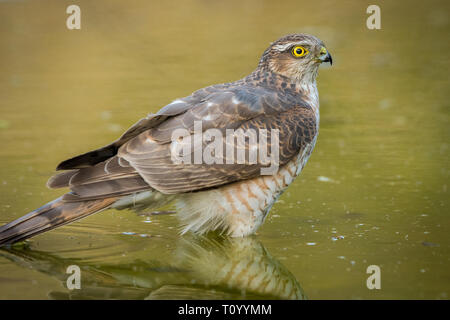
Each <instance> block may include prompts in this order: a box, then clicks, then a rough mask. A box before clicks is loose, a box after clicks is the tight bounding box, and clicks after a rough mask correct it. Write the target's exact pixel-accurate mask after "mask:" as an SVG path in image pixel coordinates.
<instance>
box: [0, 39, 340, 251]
mask: <svg viewBox="0 0 450 320" xmlns="http://www.w3.org/2000/svg"><path fill="white" fill-rule="evenodd" d="M323 62H329V63H330V64H331V63H332V59H331V55H330V54H329V53H328V51H327V49H326V47H325V45H324V44H323V42H322V41H321V40H319V39H318V38H316V37H314V36H311V35H307V34H291V35H287V36H285V37H282V38H280V39H278V40H277V41H275V42H273V43H272V44H271V45H270V46H269V47H268V48H267V49H266V50H265V51H264V53H263V55H262V57H261V59H260V61H259V64H258V66H257V68H256V69H255V70H254V71H253V72H252V73H251V74H249V75H248V76H246V77H245V78H243V79H240V80H237V81H235V82H229V83H224V84H218V85H213V86H209V87H206V88H203V89H200V90H198V91H195V92H194V93H192V94H191V95H190V96H188V97H185V98H181V99H177V100H175V101H173V102H172V103H170V104H168V105H166V106H165V107H163V108H162V109H161V110H159V111H158V112H157V113H156V114H150V115H148V116H147V117H146V118H143V119H141V120H140V121H138V122H137V123H136V124H134V125H133V126H132V127H131V128H130V129H128V130H127V131H126V132H125V133H124V134H123V135H122V136H121V137H120V138H119V139H118V140H116V141H114V142H112V143H111V144H109V145H107V146H105V147H103V148H100V149H97V150H94V151H91V152H88V153H85V154H82V155H79V156H77V157H74V158H71V159H69V160H66V161H63V162H61V163H60V164H59V165H58V167H57V170H61V172H60V173H57V174H55V175H54V176H53V177H51V178H50V180H49V181H48V186H49V187H50V188H63V187H68V188H70V192H68V193H66V194H64V195H63V196H62V197H60V198H58V199H56V200H54V201H52V202H50V203H48V204H46V205H44V206H42V207H41V208H39V209H36V210H34V211H32V212H30V213H28V214H27V215H25V216H23V217H21V218H19V219H17V220H15V221H13V222H10V223H8V224H6V225H4V226H2V227H1V228H0V245H2V244H11V243H14V242H17V241H20V240H24V239H26V238H29V237H32V236H34V235H37V234H39V233H42V232H45V231H48V230H50V229H53V228H56V227H58V226H61V225H64V224H67V223H70V222H73V221H75V220H78V219H81V218H84V217H86V216H88V215H90V214H93V213H96V212H99V211H102V210H104V209H108V208H116V209H123V208H131V209H136V210H142V209H148V208H157V207H160V206H162V205H165V204H167V203H169V202H171V201H174V202H175V203H176V206H177V215H178V217H179V218H180V221H181V224H182V226H183V229H182V232H183V233H184V232H187V231H193V232H195V233H206V232H209V231H213V230H220V231H221V232H223V233H225V234H227V235H230V236H233V237H241V236H247V235H250V234H252V233H254V232H255V231H256V230H257V229H258V227H259V226H260V225H261V224H262V223H263V221H264V218H265V217H266V216H267V214H268V212H269V210H270V208H271V207H272V205H273V204H274V202H275V201H276V200H277V198H278V197H279V196H280V194H281V193H282V192H283V190H285V189H286V188H287V186H288V185H289V184H290V183H291V182H292V181H293V180H294V178H295V177H296V176H297V175H298V174H299V173H300V171H301V170H302V168H303V167H304V165H305V164H306V161H307V160H308V158H309V156H310V155H311V152H312V150H313V148H314V145H315V143H316V139H317V134H318V129H319V96H318V91H317V86H316V76H317V73H318V69H319V65H320V64H321V63H323ZM198 122H200V123H201V133H204V134H207V133H208V132H211V130H215V131H216V132H217V131H219V132H223V133H225V132H227V131H228V130H230V129H233V130H239V129H242V130H247V129H252V130H255V131H257V132H263V131H264V132H269V131H270V132H277V134H278V140H277V141H278V144H277V147H278V149H277V150H274V149H275V148H274V144H273V142H274V141H275V136H273V137H272V136H270V143H271V146H270V149H271V153H274V152H275V151H276V153H277V154H278V159H277V165H278V169H277V170H275V171H274V172H273V173H272V174H270V175H265V174H262V169H263V168H264V167H267V163H264V164H263V163H261V162H257V163H250V162H249V161H244V162H240V163H239V162H232V163H229V161H222V162H214V163H205V162H202V163H191V162H179V161H178V162H177V161H174V158H173V153H172V151H173V150H172V149H173V147H174V145H175V146H176V144H177V143H179V141H180V140H179V139H178V138H177V139H176V140H174V138H173V133H174V131H176V130H179V129H183V130H185V131H186V132H188V133H187V135H186V134H185V136H184V137H183V138H192V137H193V136H194V135H195V134H196V132H195V130H194V129H195V127H196V123H198ZM274 130H275V131H274ZM182 140H183V141H184V140H185V139H182ZM186 140H187V141H188V140H189V139H186ZM194 140H195V139H194ZM228 142H229V141H228V140H225V141H223V140H222V141H221V142H220V143H221V144H223V148H225V144H227V143H228ZM180 143H182V142H180ZM255 143H260V141H259V140H251V139H248V140H246V141H245V143H244V145H241V146H240V147H241V149H245V150H247V151H249V150H253V149H254V148H255V147H256V145H255ZM194 144H195V143H194ZM204 144H205V143H204V141H203V140H202V141H201V143H200V145H201V146H202V147H203V146H204ZM219 147H222V145H220V146H219ZM193 148H194V149H195V146H194V147H193ZM235 149H236V150H238V149H239V146H238V147H236V148H235ZM189 150H192V149H189ZM233 150H234V149H233ZM236 150H235V151H236ZM215 156H216V157H219V158H220V157H223V158H224V159H225V157H227V156H226V155H218V154H215ZM227 160H228V159H227Z"/></svg>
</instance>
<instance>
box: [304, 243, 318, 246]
mask: <svg viewBox="0 0 450 320" xmlns="http://www.w3.org/2000/svg"><path fill="white" fill-rule="evenodd" d="M306 245H307V246H315V245H316V243H315V242H307V243H306Z"/></svg>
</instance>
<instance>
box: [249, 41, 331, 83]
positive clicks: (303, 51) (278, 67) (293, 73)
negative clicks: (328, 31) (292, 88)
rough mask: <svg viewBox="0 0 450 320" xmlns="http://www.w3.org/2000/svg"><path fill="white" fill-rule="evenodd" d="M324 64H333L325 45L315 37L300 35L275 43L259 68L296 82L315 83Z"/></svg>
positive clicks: (265, 53)
mask: <svg viewBox="0 0 450 320" xmlns="http://www.w3.org/2000/svg"><path fill="white" fill-rule="evenodd" d="M323 62H329V63H330V64H332V62H333V60H332V59H331V55H330V53H329V52H328V50H327V49H326V47H325V45H324V43H323V42H322V41H321V40H319V39H318V38H316V37H314V36H311V35H309V34H302V33H300V34H290V35H287V36H285V37H283V38H280V39H278V40H277V41H275V42H273V43H272V44H271V45H270V47H269V48H267V49H266V51H264V54H263V55H262V57H261V60H260V62H259V66H258V67H259V68H262V69H265V70H268V71H270V72H274V73H278V74H281V75H283V76H285V77H288V78H290V79H291V80H293V81H295V82H313V81H314V80H315V79H316V76H317V71H318V69H319V66H320V64H321V63H323Z"/></svg>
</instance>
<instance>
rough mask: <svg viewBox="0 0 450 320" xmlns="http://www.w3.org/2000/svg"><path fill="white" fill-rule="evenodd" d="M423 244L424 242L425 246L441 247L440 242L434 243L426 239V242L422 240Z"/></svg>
mask: <svg viewBox="0 0 450 320" xmlns="http://www.w3.org/2000/svg"><path fill="white" fill-rule="evenodd" d="M422 244H423V245H424V246H425V247H439V244H438V243H433V242H428V241H424V242H422Z"/></svg>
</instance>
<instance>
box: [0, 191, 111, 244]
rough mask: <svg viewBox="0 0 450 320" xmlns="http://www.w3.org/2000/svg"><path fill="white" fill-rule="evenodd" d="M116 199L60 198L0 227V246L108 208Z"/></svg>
mask: <svg viewBox="0 0 450 320" xmlns="http://www.w3.org/2000/svg"><path fill="white" fill-rule="evenodd" d="M117 200H118V198H117V197H111V198H105V199H98V200H89V201H72V202H67V201H64V200H63V199H62V197H60V198H58V199H56V200H54V201H52V202H49V203H47V204H46V205H44V206H42V207H40V208H38V209H36V210H34V211H32V212H30V213H28V214H26V215H24V216H23V217H21V218H19V219H17V220H14V221H12V222H10V223H8V224H5V225H4V226H2V227H0V246H3V245H7V244H13V243H15V242H18V241H21V240H25V239H28V238H31V237H33V236H35V235H38V234H40V233H42V232H45V231H48V230H51V229H54V228H57V227H59V226H62V225H65V224H68V223H71V222H73V221H76V220H79V219H82V218H84V217H87V216H88V215H91V214H93V213H96V212H99V211H102V210H104V209H107V208H108V207H110V206H111V205H112V204H113V203H114V202H116V201H117Z"/></svg>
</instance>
